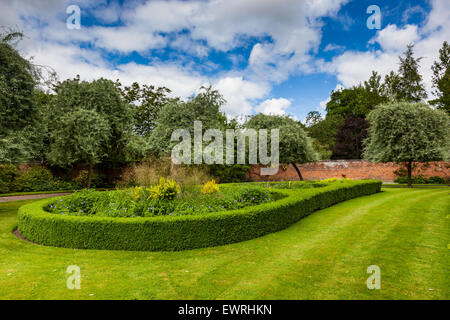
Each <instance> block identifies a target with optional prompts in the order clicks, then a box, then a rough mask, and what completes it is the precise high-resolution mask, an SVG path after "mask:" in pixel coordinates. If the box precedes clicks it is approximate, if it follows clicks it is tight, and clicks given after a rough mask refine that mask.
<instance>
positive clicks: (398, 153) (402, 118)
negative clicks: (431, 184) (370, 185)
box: [364, 102, 450, 187]
mask: <svg viewBox="0 0 450 320" xmlns="http://www.w3.org/2000/svg"><path fill="white" fill-rule="evenodd" d="M367 119H368V120H369V122H370V128H369V133H368V137H367V139H366V141H365V151H364V158H365V159H366V160H368V161H372V162H390V161H394V162H406V163H407V164H408V186H409V187H411V175H412V163H413V162H414V161H421V162H422V161H438V160H447V159H448V157H449V148H450V125H449V117H448V115H447V114H446V113H445V112H443V111H440V110H433V109H432V108H430V107H429V106H428V105H426V104H424V103H411V102H392V103H388V104H382V105H380V106H378V107H376V108H375V109H374V110H373V111H371V112H370V113H369V115H368V117H367Z"/></svg>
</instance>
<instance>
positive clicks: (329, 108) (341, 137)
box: [306, 42, 450, 159]
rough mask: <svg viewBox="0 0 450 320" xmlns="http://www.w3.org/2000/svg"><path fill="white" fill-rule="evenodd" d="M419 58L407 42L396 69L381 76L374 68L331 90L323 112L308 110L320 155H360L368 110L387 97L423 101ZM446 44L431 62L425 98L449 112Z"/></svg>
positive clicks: (449, 73) (449, 57)
mask: <svg viewBox="0 0 450 320" xmlns="http://www.w3.org/2000/svg"><path fill="white" fill-rule="evenodd" d="M421 59H422V58H415V57H414V45H412V44H411V45H409V46H408V47H407V49H406V51H405V52H404V54H403V55H402V56H400V57H399V68H398V70H397V71H396V72H395V71H391V72H390V73H389V74H387V75H386V76H385V77H384V79H382V77H381V75H380V74H378V73H377V72H376V71H372V75H371V77H370V78H369V79H368V80H367V81H364V82H363V83H361V84H358V85H356V86H353V87H351V88H348V89H341V90H335V91H333V92H332V93H331V95H330V101H329V102H328V103H327V105H326V116H322V115H321V114H320V113H319V112H317V111H311V112H309V113H308V115H307V117H306V127H307V131H308V134H309V135H310V137H311V138H312V139H313V141H314V148H315V150H316V151H317V152H319V154H320V157H321V159H362V157H363V141H364V139H365V138H366V137H367V129H368V128H369V122H368V120H367V116H368V114H369V113H370V112H371V111H372V110H374V109H375V107H376V106H378V105H380V104H383V103H387V102H389V101H403V102H413V103H418V102H423V101H425V99H426V98H427V92H426V90H425V86H424V84H423V81H422V76H421V74H420V72H419V64H420V61H421ZM449 66H450V47H449V45H448V43H447V42H444V43H443V45H442V48H441V49H440V50H439V59H438V61H435V62H434V64H433V66H432V71H433V78H432V83H433V94H434V95H435V96H436V99H433V100H430V101H428V102H429V103H430V104H431V105H432V106H434V107H435V108H436V109H438V110H443V111H445V112H446V113H447V115H449V114H450V68H449Z"/></svg>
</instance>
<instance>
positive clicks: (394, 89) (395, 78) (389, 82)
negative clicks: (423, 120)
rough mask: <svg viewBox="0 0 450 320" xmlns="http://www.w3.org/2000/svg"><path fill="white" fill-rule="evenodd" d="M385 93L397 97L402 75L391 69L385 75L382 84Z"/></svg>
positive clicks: (390, 96) (392, 97)
mask: <svg viewBox="0 0 450 320" xmlns="http://www.w3.org/2000/svg"><path fill="white" fill-rule="evenodd" d="M382 92H383V95H384V96H386V97H389V98H391V99H396V98H397V95H399V92H400V76H399V75H398V74H396V73H395V72H394V71H391V72H390V73H389V74H387V75H386V76H385V77H384V83H383V85H382Z"/></svg>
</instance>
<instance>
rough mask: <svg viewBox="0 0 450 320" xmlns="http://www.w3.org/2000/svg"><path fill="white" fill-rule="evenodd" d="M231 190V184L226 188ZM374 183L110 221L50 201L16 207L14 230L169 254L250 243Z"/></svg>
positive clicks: (31, 236) (54, 241)
mask: <svg viewBox="0 0 450 320" xmlns="http://www.w3.org/2000/svg"><path fill="white" fill-rule="evenodd" d="M230 187H232V186H230ZM380 189H381V182H379V181H370V180H366V181H345V182H343V183H332V184H330V185H328V186H325V187H322V188H308V189H279V190H277V192H280V193H281V194H283V195H284V196H285V197H284V198H282V199H280V200H278V201H274V202H268V203H264V204H261V205H256V206H252V207H247V208H243V209H240V210H233V211H226V212H219V213H211V214H207V215H186V216H176V217H172V216H164V217H152V218H136V219H130V218H110V217H82V216H78V217H77V216H65V215H56V214H52V213H49V212H46V211H44V208H45V207H46V206H48V205H49V204H50V203H51V202H53V201H55V200H54V199H50V200H49V199H45V200H42V201H38V202H34V203H31V204H28V205H25V206H22V207H21V208H20V209H19V225H18V228H19V232H20V233H21V234H22V235H23V236H24V237H25V238H26V239H28V240H30V241H33V242H35V243H39V244H44V245H51V246H57V247H66V248H78V249H108V250H150V251H158V250H164V251H174V250H184V249H194V248H201V247H211V246H218V245H224V244H228V243H233V242H239V241H244V240H249V239H253V238H256V237H260V236H262V235H265V234H268V233H271V232H275V231H278V230H282V229H284V228H286V227H288V226H290V225H291V224H293V223H295V222H297V221H298V220H300V219H302V218H303V217H305V216H307V215H309V214H311V213H312V212H314V211H315V210H319V209H323V208H326V207H329V206H331V205H333V204H336V203H338V202H341V201H345V200H349V199H352V198H356V197H360V196H364V195H369V194H373V193H376V192H379V191H380Z"/></svg>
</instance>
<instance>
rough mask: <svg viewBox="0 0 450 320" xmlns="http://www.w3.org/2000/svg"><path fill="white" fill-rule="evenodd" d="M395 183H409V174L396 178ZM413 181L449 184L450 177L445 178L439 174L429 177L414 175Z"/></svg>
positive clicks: (417, 182)
mask: <svg viewBox="0 0 450 320" xmlns="http://www.w3.org/2000/svg"><path fill="white" fill-rule="evenodd" d="M394 182H395V183H400V184H406V183H408V177H407V176H401V177H398V178H396V179H395V180H394ZM411 182H412V183H413V184H449V183H450V179H444V178H442V177H439V176H433V177H429V178H425V177H424V176H412V177H411Z"/></svg>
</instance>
